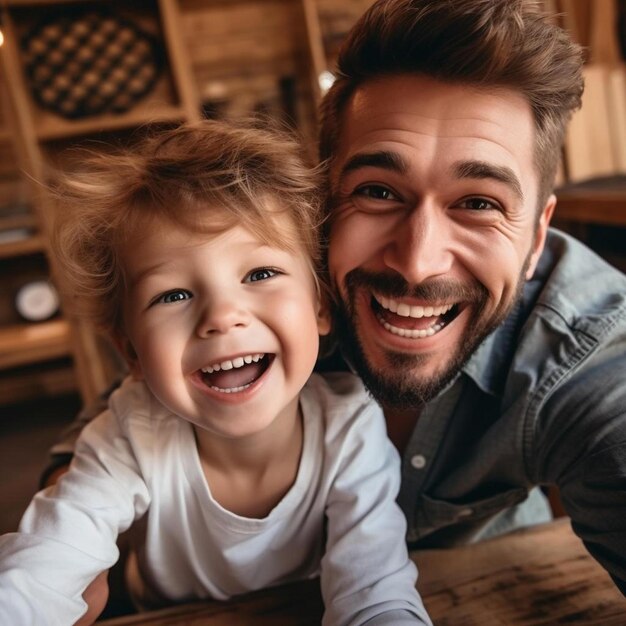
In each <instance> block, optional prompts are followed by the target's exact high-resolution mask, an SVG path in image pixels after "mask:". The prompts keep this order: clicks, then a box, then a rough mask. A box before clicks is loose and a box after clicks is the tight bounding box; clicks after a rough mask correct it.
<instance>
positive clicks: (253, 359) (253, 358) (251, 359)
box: [202, 354, 265, 374]
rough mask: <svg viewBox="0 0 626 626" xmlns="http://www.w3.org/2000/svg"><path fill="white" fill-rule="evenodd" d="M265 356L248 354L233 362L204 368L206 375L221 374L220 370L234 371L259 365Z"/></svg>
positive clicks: (223, 362) (224, 362)
mask: <svg viewBox="0 0 626 626" xmlns="http://www.w3.org/2000/svg"><path fill="white" fill-rule="evenodd" d="M264 356H265V355H264V354H247V355H246V356H238V357H237V358H236V359H233V360H232V361H230V360H228V361H222V362H221V363H214V364H213V365H207V366H206V367H203V368H202V371H203V372H204V373H205V374H212V373H213V372H219V371H220V370H232V369H237V368H238V367H243V366H244V365H249V364H250V363H258V362H259V361H260V360H261V359H262V358H263V357H264Z"/></svg>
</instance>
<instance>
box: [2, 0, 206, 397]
mask: <svg viewBox="0 0 626 626" xmlns="http://www.w3.org/2000/svg"><path fill="white" fill-rule="evenodd" d="M107 4H108V5H110V8H113V9H114V10H119V11H121V12H123V13H125V14H129V15H130V16H131V17H132V19H134V20H136V21H137V23H138V24H139V25H140V27H141V28H142V29H143V30H145V31H146V32H149V33H150V34H151V35H152V36H154V37H156V38H157V40H158V41H160V42H161V45H162V47H163V50H164V57H165V62H164V67H163V70H162V73H161V75H160V76H159V78H158V80H157V82H156V83H155V84H154V85H153V87H152V89H151V90H150V92H149V93H148V94H147V95H146V96H145V97H144V98H142V99H141V100H140V101H139V102H138V103H137V105H136V106H134V107H132V108H131V109H130V110H129V111H128V112H125V113H122V114H112V113H111V114H109V113H106V114H99V115H95V116H93V117H85V118H81V119H72V120H68V119H65V118H63V117H61V116H59V115H56V114H54V113H52V112H50V111H48V110H46V109H43V108H42V107H41V106H40V105H39V104H38V103H37V102H36V101H35V99H34V98H33V96H32V94H31V92H30V88H29V85H28V81H27V79H26V74H25V68H24V67H23V65H22V60H23V59H22V55H21V51H20V43H19V42H20V40H21V38H22V37H23V35H24V33H25V32H26V31H27V29H28V27H30V26H32V25H33V24H35V23H36V22H37V20H39V19H40V18H41V17H42V11H50V10H54V9H58V8H59V7H64V6H77V5H83V6H93V7H94V8H97V7H98V5H102V3H96V2H76V1H75V0H74V1H73V2H71V1H68V2H64V1H60V2H50V1H46V0H10V1H9V2H5V3H3V5H2V9H1V10H2V16H3V20H2V23H3V32H4V37H5V43H4V45H3V46H2V48H1V49H0V68H1V71H2V74H3V82H4V85H3V88H4V90H5V92H6V94H5V95H6V97H5V98H4V99H3V100H4V102H5V106H4V109H3V115H2V118H1V120H0V142H2V141H4V142H11V143H12V144H13V145H14V147H15V152H16V154H17V158H18V161H19V170H20V175H22V176H24V177H25V178H26V180H27V181H28V182H29V183H30V191H31V199H32V212H31V214H30V217H29V218H24V217H23V216H21V217H20V216H17V217H15V216H8V217H4V218H2V217H0V229H2V232H0V263H5V264H12V265H11V266H10V267H14V268H15V271H18V272H19V266H20V264H21V263H22V260H23V259H25V258H28V257H30V256H32V255H39V256H41V255H42V254H44V255H46V256H48V255H47V252H48V243H47V242H48V239H47V233H48V231H49V228H50V223H51V218H52V212H53V211H54V210H56V207H55V206H54V205H53V204H52V202H51V201H50V199H49V198H48V197H47V195H46V191H45V184H46V182H47V181H46V172H47V168H48V164H49V163H51V162H54V163H55V166H58V163H57V160H58V159H61V153H62V152H63V150H64V149H65V148H67V147H68V146H69V147H71V146H72V145H75V144H77V143H80V142H81V141H85V140H98V139H99V138H100V137H103V136H107V137H111V135H115V134H116V133H118V134H119V133H125V132H130V133H132V131H133V130H134V129H136V128H138V127H141V126H144V125H148V124H151V123H155V122H158V123H166V124H176V123H180V122H182V121H184V120H194V119H200V106H199V100H198V98H197V96H196V94H195V87H194V85H193V84H191V83H190V81H189V68H188V67H187V66H186V65H182V61H183V57H184V55H183V53H182V50H181V44H180V41H181V35H180V32H178V30H177V29H178V28H180V20H179V15H178V9H179V7H178V2H176V1H173V0H152V1H149V0H142V1H141V2H138V3H130V4H128V3H122V2H111V3H107ZM126 17H127V16H126V15H125V18H126ZM6 103H8V106H6ZM61 161H62V159H61ZM20 222H22V223H20ZM29 222H30V223H29ZM3 233H4V240H3V237H2V234H3ZM48 259H49V273H50V275H51V276H52V277H53V278H54V279H55V281H56V282H57V283H59V282H61V281H62V279H63V278H62V276H58V275H57V273H56V272H55V268H54V261H53V259H52V258H50V257H49V256H48ZM5 271H10V269H9V270H5ZM12 295H13V294H12V293H4V294H3V297H4V298H5V299H6V298H10V297H11V296H12ZM62 308H63V307H62ZM7 312H8V313H7ZM0 313H4V317H5V319H4V320H1V319H0V393H1V394H2V396H1V397H2V401H3V402H9V401H11V400H17V399H20V398H21V397H22V396H23V395H24V393H29V392H32V391H34V390H38V391H39V392H40V393H54V392H58V391H65V390H67V389H68V388H74V389H76V390H78V391H79V392H80V393H81V395H82V397H83V399H84V401H85V402H89V401H92V400H93V399H94V398H95V397H96V396H97V395H98V394H99V393H100V392H101V391H102V390H103V389H104V388H105V387H106V386H107V385H108V384H109V382H110V378H111V377H112V375H114V371H112V370H114V369H115V367H116V365H117V361H116V359H115V356H114V355H112V354H111V349H110V348H109V347H108V346H107V345H106V343H105V342H103V341H102V340H101V339H100V338H99V336H98V335H97V333H95V332H94V330H93V329H92V328H91V327H89V325H87V324H86V323H85V322H84V321H80V320H78V319H73V318H71V317H68V316H67V314H66V315H65V316H62V317H59V318H55V319H52V320H50V321H45V322H39V323H28V322H23V321H20V320H19V319H18V318H17V317H15V316H14V317H12V318H11V317H10V306H9V305H8V304H7V303H6V302H5V303H4V304H2V306H1V307H0ZM72 384H73V386H72Z"/></svg>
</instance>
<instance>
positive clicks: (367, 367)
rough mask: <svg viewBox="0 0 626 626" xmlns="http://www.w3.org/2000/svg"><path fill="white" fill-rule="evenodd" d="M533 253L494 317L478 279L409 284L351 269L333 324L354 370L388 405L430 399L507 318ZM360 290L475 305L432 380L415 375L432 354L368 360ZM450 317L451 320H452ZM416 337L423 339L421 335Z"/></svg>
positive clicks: (388, 354)
mask: <svg viewBox="0 0 626 626" xmlns="http://www.w3.org/2000/svg"><path fill="white" fill-rule="evenodd" d="M529 262H530V254H529V255H528V258H527V259H526V262H525V263H524V267H523V269H522V271H521V273H520V276H519V279H518V283H517V287H516V293H515V296H514V297H513V298H511V300H510V302H509V303H507V304H506V305H504V306H500V307H498V309H497V310H496V311H495V312H494V313H493V315H491V316H490V317H488V318H486V317H484V310H485V308H486V305H487V303H488V301H489V292H488V290H487V289H486V287H485V286H484V285H482V284H481V283H479V282H478V281H477V280H474V281H473V282H472V283H470V284H460V283H458V282H455V281H451V280H447V279H439V280H436V281H428V282H424V283H421V284H419V285H417V286H415V287H410V286H409V284H408V283H407V282H406V280H405V279H404V278H403V277H402V276H400V275H399V274H395V273H394V274H382V273H376V274H375V273H371V272H368V271H366V270H363V269H361V268H356V269H354V270H352V271H350V272H349V273H348V274H347V275H346V278H345V287H346V290H347V294H348V302H344V301H343V299H342V298H339V304H338V307H337V311H336V320H335V323H336V325H335V328H336V330H337V337H338V339H339V342H340V345H341V348H342V350H343V353H344V355H345V357H346V358H347V359H348V360H349V362H350V364H351V365H352V366H353V367H354V368H355V369H356V371H357V373H358V374H359V376H360V377H361V378H362V380H363V383H364V384H365V386H366V387H367V388H368V389H369V391H370V393H371V394H372V395H373V396H374V398H376V400H377V401H378V402H379V403H380V404H382V405H383V406H385V407H389V408H395V409H410V408H414V407H417V406H421V405H423V404H425V403H427V402H428V401H430V400H432V399H433V398H434V397H435V396H436V395H437V394H438V393H439V392H440V391H441V390H442V389H444V388H445V387H446V386H447V385H448V383H450V381H452V380H453V379H454V377H455V376H456V375H457V373H458V372H459V371H460V370H461V368H462V367H463V366H464V365H465V363H466V362H467V360H468V359H469V358H470V357H471V356H472V354H473V353H474V352H475V351H476V349H477V348H478V346H479V345H480V344H481V343H482V342H483V340H484V339H485V338H486V337H487V336H488V335H489V334H491V333H492V332H493V331H494V330H495V329H496V328H497V327H498V326H499V325H500V324H501V323H502V322H503V321H504V319H505V318H506V317H507V316H508V314H509V313H510V312H511V310H512V309H513V307H514V306H515V304H516V303H517V301H518V300H519V298H520V297H521V293H522V290H523V287H524V277H525V274H526V270H527V268H528V264H529ZM360 289H364V290H366V291H369V292H370V293H371V292H373V293H376V294H379V295H383V296H386V297H388V298H393V299H396V300H398V299H403V298H415V299H418V300H423V301H426V302H432V303H433V304H439V303H445V302H462V303H463V304H465V305H469V306H471V307H472V314H471V318H470V319H469V320H468V322H467V324H466V334H465V336H464V337H463V338H462V340H461V341H460V342H459V345H458V346H457V348H456V351H455V352H454V353H453V354H451V355H450V358H449V360H448V362H447V363H446V364H445V366H444V367H443V368H442V369H441V370H440V371H438V372H435V374H433V375H432V376H431V377H430V378H429V379H425V378H423V379H419V378H417V375H416V374H414V373H413V370H414V368H415V367H419V366H420V365H421V364H422V363H424V362H426V361H427V360H428V358H429V356H428V355H425V354H407V353H404V352H395V351H392V350H386V351H385V354H384V357H385V361H386V363H385V365H384V366H383V367H380V368H378V369H375V368H374V366H372V365H371V363H370V362H369V361H368V359H367V356H366V354H365V350H364V348H363V344H362V342H361V340H360V339H359V335H358V331H359V321H358V318H357V315H356V311H355V306H354V303H355V302H356V296H357V292H358V291H359V290H360ZM454 321H455V320H452V322H451V323H454ZM415 341H420V339H417V340H415Z"/></svg>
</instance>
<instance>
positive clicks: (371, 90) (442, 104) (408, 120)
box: [332, 75, 535, 181]
mask: <svg viewBox="0 0 626 626" xmlns="http://www.w3.org/2000/svg"><path fill="white" fill-rule="evenodd" d="M339 130H340V132H339V136H338V142H337V146H336V153H335V155H334V159H333V172H332V175H333V179H334V180H335V181H336V180H337V178H338V177H339V176H341V173H342V171H343V170H344V168H345V167H346V164H347V163H349V164H350V166H349V167H350V168H352V169H354V168H353V165H354V163H355V162H356V164H357V165H358V164H359V163H363V164H366V162H367V160H368V159H371V158H372V157H371V155H372V154H376V153H388V155H389V156H388V157H387V158H388V159H396V160H400V161H402V159H403V157H402V155H405V156H406V155H411V153H412V152H413V153H415V152H419V153H420V156H422V157H423V156H425V155H426V154H428V152H429V151H431V150H432V151H433V152H436V151H439V152H440V153H443V156H444V158H447V159H449V161H450V164H451V163H452V161H455V160H458V159H463V160H467V159H476V160H479V161H487V162H488V161H492V162H494V163H495V164H501V165H508V166H509V167H512V168H513V169H520V167H521V166H522V165H527V166H529V167H532V163H533V160H534V159H533V155H534V137H535V128H534V121H533V115H532V110H531V108H530V105H529V104H528V102H527V101H526V100H525V98H524V97H523V96H522V95H521V94H518V93H517V92H515V91H513V90H511V89H503V88H493V89H487V88H477V87H474V86H468V85H461V84H454V83H444V82H441V81H437V80H435V79H432V78H430V77H424V76H420V75H403V76H390V77H385V78H378V79H376V80H372V81H368V82H366V83H365V84H363V85H361V86H360V87H359V88H358V89H357V90H356V91H355V92H354V93H353V94H352V97H351V98H350V99H349V100H348V102H347V104H346V106H345V108H344V110H343V113H342V119H341V123H340V129H339ZM453 152H454V153H453ZM394 153H395V154H396V156H395V157H394V156H393V155H394ZM367 155H370V156H367ZM440 156H441V155H440ZM375 158H380V157H375ZM405 165H406V163H405Z"/></svg>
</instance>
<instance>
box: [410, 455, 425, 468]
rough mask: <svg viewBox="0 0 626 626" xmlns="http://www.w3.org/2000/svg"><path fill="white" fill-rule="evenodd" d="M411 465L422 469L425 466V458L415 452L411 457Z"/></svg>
mask: <svg viewBox="0 0 626 626" xmlns="http://www.w3.org/2000/svg"><path fill="white" fill-rule="evenodd" d="M411 465H412V466H413V467H414V468H415V469H424V467H425V466H426V459H425V458H424V457H423V456H422V455H421V454H416V455H415V456H412V457H411Z"/></svg>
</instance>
